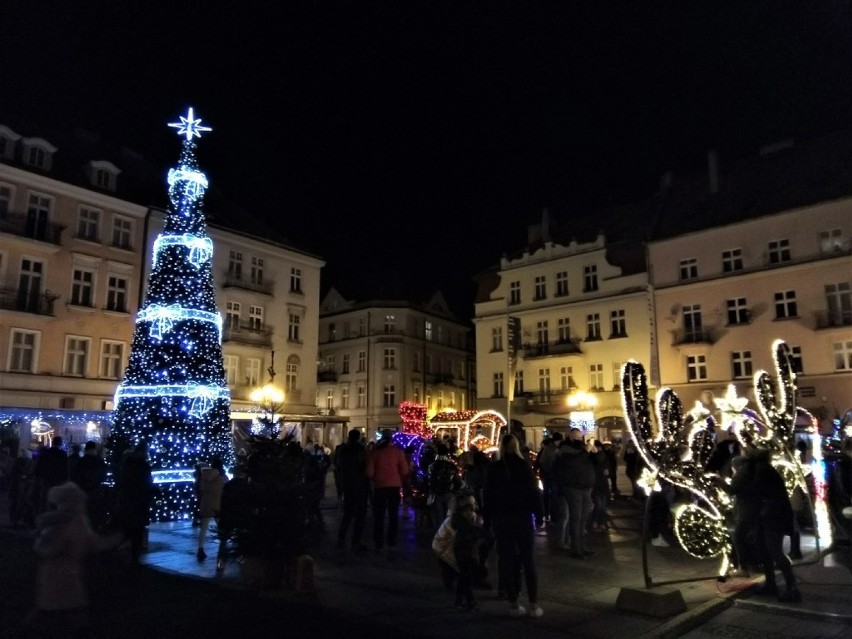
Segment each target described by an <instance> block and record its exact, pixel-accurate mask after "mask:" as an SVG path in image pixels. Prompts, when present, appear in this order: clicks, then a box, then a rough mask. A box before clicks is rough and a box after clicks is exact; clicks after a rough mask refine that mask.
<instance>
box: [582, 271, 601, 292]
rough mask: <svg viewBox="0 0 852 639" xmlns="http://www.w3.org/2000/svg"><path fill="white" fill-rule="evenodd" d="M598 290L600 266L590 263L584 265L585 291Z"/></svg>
mask: <svg viewBox="0 0 852 639" xmlns="http://www.w3.org/2000/svg"><path fill="white" fill-rule="evenodd" d="M596 290H598V267H597V265H595V264H589V265H588V266H584V267H583V292H584V293H593V292H594V291H596Z"/></svg>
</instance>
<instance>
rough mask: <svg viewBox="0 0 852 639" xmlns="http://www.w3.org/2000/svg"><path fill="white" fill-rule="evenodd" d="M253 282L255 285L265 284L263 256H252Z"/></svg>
mask: <svg viewBox="0 0 852 639" xmlns="http://www.w3.org/2000/svg"><path fill="white" fill-rule="evenodd" d="M251 283H252V284H254V285H255V286H260V285H262V284H263V258H262V257H252V258H251Z"/></svg>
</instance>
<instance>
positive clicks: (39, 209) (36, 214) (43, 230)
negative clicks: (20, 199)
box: [26, 193, 53, 240]
mask: <svg viewBox="0 0 852 639" xmlns="http://www.w3.org/2000/svg"><path fill="white" fill-rule="evenodd" d="M52 207H53V198H51V197H48V196H47V195H41V194H39V193H30V194H29V196H28V198H27V226H26V236H27V237H31V238H35V239H38V240H45V239H48V233H49V224H50V211H51V208H52Z"/></svg>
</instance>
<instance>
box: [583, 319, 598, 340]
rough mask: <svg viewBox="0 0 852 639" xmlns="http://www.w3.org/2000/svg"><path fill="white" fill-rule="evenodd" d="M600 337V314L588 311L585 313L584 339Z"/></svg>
mask: <svg viewBox="0 0 852 639" xmlns="http://www.w3.org/2000/svg"><path fill="white" fill-rule="evenodd" d="M600 338H601V314H600V313H589V314H588V315H586V339H600Z"/></svg>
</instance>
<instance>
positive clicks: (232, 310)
mask: <svg viewBox="0 0 852 639" xmlns="http://www.w3.org/2000/svg"><path fill="white" fill-rule="evenodd" d="M240 310H241V309H240V303H239V302H227V303H226V304H225V330H226V331H228V332H235V331H238V330H240Z"/></svg>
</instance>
